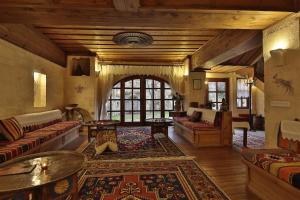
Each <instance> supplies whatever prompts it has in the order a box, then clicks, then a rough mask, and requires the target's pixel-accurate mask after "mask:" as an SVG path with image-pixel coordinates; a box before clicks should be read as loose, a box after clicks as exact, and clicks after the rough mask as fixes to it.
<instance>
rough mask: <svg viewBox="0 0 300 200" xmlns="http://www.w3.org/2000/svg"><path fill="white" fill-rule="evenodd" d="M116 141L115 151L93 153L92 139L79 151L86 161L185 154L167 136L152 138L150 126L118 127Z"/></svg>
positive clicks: (93, 144)
mask: <svg viewBox="0 0 300 200" xmlns="http://www.w3.org/2000/svg"><path fill="white" fill-rule="evenodd" d="M117 143H118V148H119V150H118V151H117V152H111V151H105V152H103V153H102V154H95V152H96V151H95V148H94V146H95V143H94V141H92V142H91V143H90V144H88V145H87V146H86V147H85V148H84V150H81V151H82V153H83V154H84V155H85V156H86V159H87V161H97V160H119V159H137V158H140V159H145V158H149V157H152V158H153V157H178V156H185V155H184V153H183V152H182V151H181V150H180V149H179V148H178V147H177V146H176V145H175V144H174V143H173V142H172V141H171V140H170V139H169V138H167V137H159V138H152V137H151V129H150V127H121V128H118V129H117Z"/></svg>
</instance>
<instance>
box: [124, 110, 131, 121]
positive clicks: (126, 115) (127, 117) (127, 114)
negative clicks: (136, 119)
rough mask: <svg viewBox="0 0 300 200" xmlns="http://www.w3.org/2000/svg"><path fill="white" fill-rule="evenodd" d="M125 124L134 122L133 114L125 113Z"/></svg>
mask: <svg viewBox="0 0 300 200" xmlns="http://www.w3.org/2000/svg"><path fill="white" fill-rule="evenodd" d="M125 122H132V113H131V112H125Z"/></svg>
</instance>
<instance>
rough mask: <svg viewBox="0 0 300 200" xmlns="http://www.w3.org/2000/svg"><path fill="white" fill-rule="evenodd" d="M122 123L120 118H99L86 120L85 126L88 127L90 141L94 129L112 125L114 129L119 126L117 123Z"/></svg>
mask: <svg viewBox="0 0 300 200" xmlns="http://www.w3.org/2000/svg"><path fill="white" fill-rule="evenodd" d="M119 124H120V121H118V120H97V121H90V122H85V123H84V124H83V126H87V127H88V141H89V142H90V141H91V137H92V132H93V131H96V132H98V131H100V130H102V129H104V128H108V127H112V128H114V129H116V128H117V125H119Z"/></svg>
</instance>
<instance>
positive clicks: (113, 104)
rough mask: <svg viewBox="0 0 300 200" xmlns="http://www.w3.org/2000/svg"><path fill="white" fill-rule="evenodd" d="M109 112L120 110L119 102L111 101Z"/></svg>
mask: <svg viewBox="0 0 300 200" xmlns="http://www.w3.org/2000/svg"><path fill="white" fill-rule="evenodd" d="M111 110H112V111H119V110H121V101H111Z"/></svg>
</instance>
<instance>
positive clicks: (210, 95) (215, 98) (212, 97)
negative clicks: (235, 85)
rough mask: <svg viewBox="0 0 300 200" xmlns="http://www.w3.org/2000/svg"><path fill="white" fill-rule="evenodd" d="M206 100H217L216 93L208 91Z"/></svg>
mask: <svg viewBox="0 0 300 200" xmlns="http://www.w3.org/2000/svg"><path fill="white" fill-rule="evenodd" d="M208 101H212V102H215V101H217V93H215V92H210V93H209V94H208Z"/></svg>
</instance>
